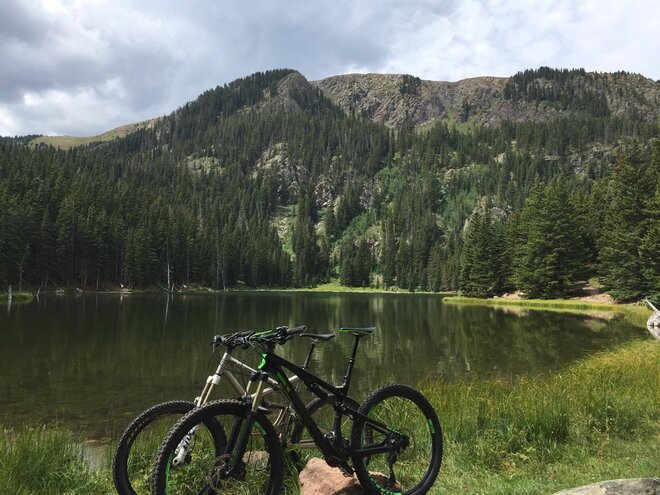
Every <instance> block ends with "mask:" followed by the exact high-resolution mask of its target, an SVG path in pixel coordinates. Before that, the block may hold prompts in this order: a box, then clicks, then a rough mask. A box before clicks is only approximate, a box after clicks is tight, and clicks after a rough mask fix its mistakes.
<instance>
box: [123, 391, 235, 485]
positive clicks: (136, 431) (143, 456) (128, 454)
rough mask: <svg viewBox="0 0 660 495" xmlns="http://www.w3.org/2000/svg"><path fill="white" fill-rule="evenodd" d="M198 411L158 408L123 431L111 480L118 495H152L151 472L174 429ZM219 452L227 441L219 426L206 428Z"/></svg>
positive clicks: (189, 406) (183, 406)
mask: <svg viewBox="0 0 660 495" xmlns="http://www.w3.org/2000/svg"><path fill="white" fill-rule="evenodd" d="M194 408H195V404H193V403H192V402H187V401H170V402H163V403H161V404H156V405H155V406H153V407H150V408H149V409H147V410H145V411H143V412H142V413H140V414H139V415H138V416H137V417H136V418H135V419H134V420H133V421H132V422H131V424H130V425H128V427H127V428H126V429H125V430H124V432H123V433H122V435H121V438H120V439H119V443H118V444H117V450H116V451H115V455H114V458H113V460H112V477H113V480H114V483H115V488H116V489H117V493H118V494H119V495H138V494H139V495H146V494H148V493H149V487H150V481H151V469H152V468H153V465H154V461H155V460H156V455H157V454H158V450H159V448H160V445H161V443H162V442H163V439H164V438H165V437H166V436H167V433H168V432H169V431H170V429H171V428H172V426H173V425H174V424H175V423H176V422H177V421H178V420H179V419H181V417H183V416H184V415H185V414H187V413H189V412H190V411H192V410H193V409H194ZM206 428H207V429H208V430H209V433H210V435H211V437H212V438H213V443H214V444H215V445H216V450H217V451H218V452H219V453H221V452H224V449H225V444H226V438H225V433H224V431H223V430H222V428H221V427H220V425H219V424H217V423H213V422H210V423H209V424H207V425H206Z"/></svg>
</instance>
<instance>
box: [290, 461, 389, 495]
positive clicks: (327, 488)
mask: <svg viewBox="0 0 660 495" xmlns="http://www.w3.org/2000/svg"><path fill="white" fill-rule="evenodd" d="M372 476H373V477H374V478H375V479H376V481H378V482H379V483H380V484H382V485H383V486H385V487H387V486H388V480H387V477H386V476H385V475H384V474H382V473H372ZM299 480H300V494H301V495H362V494H363V493H364V490H362V487H361V486H360V482H359V481H358V479H357V477H356V476H355V475H353V476H350V477H347V476H344V474H343V473H342V472H341V470H339V468H333V467H330V466H328V464H327V463H326V462H325V461H324V460H323V459H319V458H317V457H314V458H312V459H310V460H309V462H308V463H307V465H306V466H305V469H303V470H302V472H301V473H300V477H299ZM390 489H391V490H392V491H398V490H400V489H401V488H400V487H398V486H394V487H390Z"/></svg>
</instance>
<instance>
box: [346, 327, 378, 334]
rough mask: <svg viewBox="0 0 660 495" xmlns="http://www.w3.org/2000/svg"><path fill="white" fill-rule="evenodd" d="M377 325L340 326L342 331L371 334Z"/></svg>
mask: <svg viewBox="0 0 660 495" xmlns="http://www.w3.org/2000/svg"><path fill="white" fill-rule="evenodd" d="M374 330H376V327H340V328H339V331H340V332H346V333H352V334H353V335H371V334H372V333H374Z"/></svg>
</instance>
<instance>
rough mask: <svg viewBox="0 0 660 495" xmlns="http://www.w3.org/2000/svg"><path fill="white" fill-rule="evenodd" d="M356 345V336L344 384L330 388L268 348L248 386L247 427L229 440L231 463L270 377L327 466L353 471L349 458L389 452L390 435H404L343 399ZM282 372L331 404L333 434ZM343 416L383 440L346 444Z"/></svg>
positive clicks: (240, 451)
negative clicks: (321, 424)
mask: <svg viewBox="0 0 660 495" xmlns="http://www.w3.org/2000/svg"><path fill="white" fill-rule="evenodd" d="M358 343H359V336H356V339H355V344H354V346H353V352H352V353H351V356H350V358H349V361H348V367H347V369H346V374H345V375H344V382H343V383H342V385H340V386H335V385H331V384H330V383H328V382H326V381H325V380H322V379H321V378H318V377H317V376H315V375H313V374H311V373H310V372H308V371H306V370H305V369H303V368H301V367H299V366H297V365H295V364H293V363H292V362H290V361H287V360H286V359H284V358H282V357H281V356H278V355H277V354H275V353H274V352H273V350H272V348H269V349H268V350H267V351H266V352H265V353H263V354H262V357H263V359H262V361H261V363H260V364H259V366H258V370H259V372H258V373H256V374H255V375H253V378H252V380H251V383H250V386H248V391H249V389H250V388H251V386H252V384H253V383H255V382H256V383H257V390H256V392H255V393H254V394H252V395H247V397H248V400H251V401H252V402H251V404H252V408H251V413H250V414H249V415H248V423H247V428H244V427H242V426H240V425H236V426H237V429H236V430H235V434H232V435H231V437H230V441H229V442H228V452H231V451H233V452H234V457H235V459H234V461H235V462H237V461H238V460H240V459H241V458H242V455H243V452H244V450H245V448H246V445H247V441H248V436H249V434H248V432H249V431H250V430H251V428H252V422H253V421H254V419H255V415H256V412H257V408H258V405H259V403H260V400H261V397H262V395H263V393H264V392H265V388H264V387H265V383H270V380H272V378H271V377H270V376H269V375H272V376H274V377H275V380H276V381H277V382H278V383H279V385H280V387H281V391H282V393H283V394H284V396H285V397H286V398H287V399H288V400H289V402H290V404H291V406H292V408H293V410H294V411H295V413H296V414H297V415H298V416H299V418H300V420H301V421H302V423H303V424H304V425H305V426H306V428H307V430H308V431H309V433H310V435H311V436H312V439H313V441H314V444H315V445H316V447H317V448H319V449H320V450H321V452H322V453H323V456H324V457H325V460H326V462H328V464H329V465H331V466H340V467H342V468H343V469H345V470H347V471H351V472H352V468H351V467H350V466H349V465H348V463H347V461H348V458H349V457H351V456H369V455H375V454H380V453H386V452H390V451H391V450H392V442H390V437H391V436H392V435H397V436H398V437H401V438H404V437H405V435H402V434H401V433H399V432H397V431H395V430H393V429H392V428H389V427H388V426H387V425H386V424H384V423H382V422H380V421H377V420H375V419H373V418H370V417H369V416H367V415H365V414H362V413H360V412H359V411H358V410H356V409H353V408H352V407H350V406H347V405H346V404H345V400H346V397H347V396H348V389H349V386H350V381H351V375H352V372H353V364H354V362H355V355H356V353H357V347H358ZM284 369H288V370H289V371H291V372H293V373H294V374H295V376H296V377H298V378H299V379H300V380H301V381H302V382H303V383H304V384H305V386H306V387H307V388H308V389H309V391H310V392H311V393H312V394H314V395H315V396H316V397H319V398H320V399H321V400H325V401H327V402H328V403H330V404H331V405H332V407H333V409H334V410H335V419H334V423H333V428H332V431H331V432H330V433H329V434H328V435H324V434H323V432H322V431H321V429H320V428H319V427H318V425H317V424H316V422H315V421H314V419H313V418H312V416H311V414H310V413H309V412H308V411H307V409H306V407H305V405H304V404H303V402H302V400H301V398H300V396H299V395H298V392H297V390H296V388H295V387H293V386H291V383H290V382H289V380H288V379H287V378H286V375H285V374H284V371H283V370H284ZM342 416H346V417H348V418H349V419H350V420H351V421H353V422H354V421H356V420H358V419H359V420H362V421H365V423H367V424H368V425H369V427H370V428H371V430H372V431H376V432H379V433H383V434H385V435H386V437H385V440H383V441H382V442H380V443H378V444H376V445H369V446H366V447H363V448H359V449H358V448H355V447H353V446H352V445H351V444H350V443H349V442H347V441H345V440H344V436H343V434H342V432H341V418H342ZM239 430H241V433H242V435H239V434H238V433H239ZM236 446H237V447H238V449H237V450H234V447H236Z"/></svg>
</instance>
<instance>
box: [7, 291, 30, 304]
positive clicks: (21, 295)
mask: <svg viewBox="0 0 660 495" xmlns="http://www.w3.org/2000/svg"><path fill="white" fill-rule="evenodd" d="M32 299H34V296H33V295H32V294H31V293H30V292H12V295H11V302H12V304H15V303H26V302H30V301H32ZM7 303H9V298H8V295H7V292H0V304H7Z"/></svg>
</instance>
